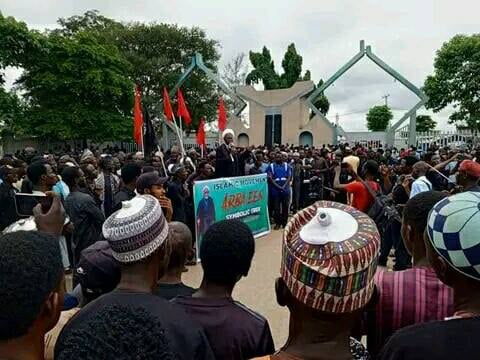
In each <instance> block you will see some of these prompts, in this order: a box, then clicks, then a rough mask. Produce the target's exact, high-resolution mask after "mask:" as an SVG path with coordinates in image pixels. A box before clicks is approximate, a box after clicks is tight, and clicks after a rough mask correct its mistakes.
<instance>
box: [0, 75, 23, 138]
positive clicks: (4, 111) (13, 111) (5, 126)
mask: <svg viewBox="0 0 480 360" xmlns="http://www.w3.org/2000/svg"><path fill="white" fill-rule="evenodd" d="M0 83H1V81H0ZM22 117H23V106H22V102H21V100H20V98H19V97H18V96H17V94H16V93H14V92H13V91H10V92H9V91H6V90H5V89H4V88H3V87H2V86H0V137H1V136H4V135H7V134H13V133H15V129H16V128H17V127H18V126H17V121H21V119H22Z"/></svg>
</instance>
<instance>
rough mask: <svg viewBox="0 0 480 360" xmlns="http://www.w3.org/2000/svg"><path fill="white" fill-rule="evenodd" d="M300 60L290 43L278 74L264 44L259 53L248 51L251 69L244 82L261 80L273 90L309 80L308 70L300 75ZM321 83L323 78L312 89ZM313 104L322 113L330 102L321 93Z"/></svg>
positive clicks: (249, 82)
mask: <svg viewBox="0 0 480 360" xmlns="http://www.w3.org/2000/svg"><path fill="white" fill-rule="evenodd" d="M302 61H303V60H302V57H301V56H300V55H299V54H298V53H297V50H296V49H295V44H293V43H292V44H290V45H289V46H288V49H287V52H286V53H285V55H284V57H283V60H282V68H283V74H281V75H279V74H278V73H277V72H276V71H275V64H274V62H273V60H272V56H271V55H270V51H269V50H268V49H267V48H266V47H265V46H264V47H263V50H262V52H261V53H255V52H253V51H250V62H251V63H252V66H253V70H252V71H250V73H249V74H248V75H247V78H246V82H247V84H258V83H259V82H260V81H262V82H263V86H264V88H265V90H274V89H285V88H289V87H291V86H292V85H293V84H295V82H297V81H299V80H311V77H312V75H311V73H310V70H307V71H305V75H303V77H302ZM322 84H323V80H322V79H320V81H319V82H318V85H317V86H315V87H314V89H316V88H317V87H320V86H322ZM314 104H315V106H316V107H317V108H318V109H319V110H320V112H321V113H322V114H323V115H326V114H327V113H328V109H329V108H330V102H329V101H328V99H327V97H326V96H325V95H324V94H323V93H322V94H320V95H319V96H318V97H317V99H315V101H314ZM313 116H315V114H314V113H313V112H312V113H310V118H312V117H313Z"/></svg>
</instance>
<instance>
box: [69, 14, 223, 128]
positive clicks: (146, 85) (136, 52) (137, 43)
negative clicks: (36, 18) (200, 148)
mask: <svg viewBox="0 0 480 360" xmlns="http://www.w3.org/2000/svg"><path fill="white" fill-rule="evenodd" d="M60 24H61V25H62V27H63V28H66V29H67V30H68V31H67V33H68V34H76V33H78V32H85V31H86V32H89V33H91V34H93V35H94V36H96V37H97V38H98V39H99V41H101V42H104V43H106V44H109V45H113V46H115V47H117V48H118V49H119V51H120V54H121V55H122V56H123V58H124V59H125V60H126V61H127V62H128V63H129V64H130V65H131V66H130V68H129V69H130V70H129V72H127V75H128V77H129V78H130V80H131V81H133V82H135V83H136V84H139V85H140V86H141V89H142V96H143V97H142V102H143V105H144V106H146V107H148V108H149V110H150V112H151V113H152V114H160V108H159V106H160V103H161V100H162V91H163V87H164V86H166V87H167V88H168V89H171V88H173V87H174V85H175V84H176V82H177V81H178V79H179V78H180V76H181V74H182V73H183V72H184V70H185V69H186V68H187V67H188V66H189V65H190V63H191V60H192V56H194V55H195V53H196V52H198V53H200V54H202V57H203V61H204V63H205V65H207V66H208V67H209V68H210V69H212V70H213V71H216V69H217V63H218V60H219V59H220V54H219V52H218V42H217V41H216V40H212V39H208V38H207V36H206V34H205V32H204V31H203V30H202V29H200V28H197V27H193V28H187V27H181V26H177V25H171V24H158V23H151V24H142V23H127V24H123V23H118V22H115V21H114V20H111V19H108V18H105V17H103V16H101V15H100V14H99V13H98V12H96V11H87V12H86V13H85V14H84V15H82V16H74V17H71V18H68V19H61V20H60ZM182 90H183V93H184V96H185V100H186V102H187V105H188V108H189V110H190V113H191V115H192V120H193V122H192V126H191V127H192V128H196V127H197V123H198V121H199V120H200V117H202V116H205V118H206V119H207V121H211V120H214V119H216V108H217V100H218V91H217V86H216V84H215V83H214V82H213V81H210V80H209V79H208V78H207V77H206V76H205V75H204V74H203V73H194V74H192V76H191V77H190V78H188V79H187V81H186V82H185V83H184V84H183V85H182Z"/></svg>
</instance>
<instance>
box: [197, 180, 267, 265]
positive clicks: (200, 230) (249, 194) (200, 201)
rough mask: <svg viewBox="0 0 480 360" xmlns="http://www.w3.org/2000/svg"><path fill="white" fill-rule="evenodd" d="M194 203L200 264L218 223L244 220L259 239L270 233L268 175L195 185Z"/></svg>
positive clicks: (201, 182) (211, 181)
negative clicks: (207, 234) (208, 233)
mask: <svg viewBox="0 0 480 360" xmlns="http://www.w3.org/2000/svg"><path fill="white" fill-rule="evenodd" d="M193 201H194V204H195V229H196V233H197V258H198V259H199V260H200V256H201V255H200V244H201V242H202V239H203V236H204V235H205V232H206V231H207V229H208V228H209V226H210V225H212V224H213V223H215V222H217V221H220V220H227V219H238V220H241V221H243V222H244V223H245V224H247V225H248V226H249V227H250V229H251V230H252V232H253V235H254V236H255V237H258V236H262V235H265V234H267V233H269V232H270V218H269V216H268V186H267V175H266V174H260V175H252V176H242V177H233V178H221V179H214V180H205V181H198V182H195V184H194V187H193Z"/></svg>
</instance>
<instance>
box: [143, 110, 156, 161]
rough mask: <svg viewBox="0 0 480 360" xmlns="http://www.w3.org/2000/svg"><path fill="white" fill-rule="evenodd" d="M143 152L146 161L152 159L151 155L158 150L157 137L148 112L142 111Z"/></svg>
mask: <svg viewBox="0 0 480 360" xmlns="http://www.w3.org/2000/svg"><path fill="white" fill-rule="evenodd" d="M143 124H144V129H143V152H144V154H145V158H146V159H150V158H151V157H152V153H153V152H155V151H157V150H158V140H157V135H155V129H154V127H153V124H152V120H151V119H150V114H149V113H148V110H147V109H146V107H145V109H144V111H143Z"/></svg>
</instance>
